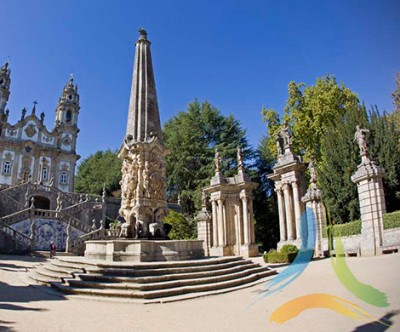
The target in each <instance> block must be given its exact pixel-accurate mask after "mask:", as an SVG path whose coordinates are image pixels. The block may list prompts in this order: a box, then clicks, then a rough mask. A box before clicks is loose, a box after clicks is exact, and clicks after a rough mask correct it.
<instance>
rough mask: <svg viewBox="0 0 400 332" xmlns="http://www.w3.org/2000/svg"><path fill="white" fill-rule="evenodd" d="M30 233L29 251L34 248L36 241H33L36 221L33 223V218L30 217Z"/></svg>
mask: <svg viewBox="0 0 400 332" xmlns="http://www.w3.org/2000/svg"><path fill="white" fill-rule="evenodd" d="M30 220H31V235H30V239H31V251H34V250H35V245H36V241H35V236H36V223H35V218H34V217H31V218H30Z"/></svg>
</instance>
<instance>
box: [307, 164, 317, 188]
mask: <svg viewBox="0 0 400 332" xmlns="http://www.w3.org/2000/svg"><path fill="white" fill-rule="evenodd" d="M308 170H309V171H310V183H316V182H317V173H316V171H315V164H314V158H311V160H310V163H309V164H308Z"/></svg>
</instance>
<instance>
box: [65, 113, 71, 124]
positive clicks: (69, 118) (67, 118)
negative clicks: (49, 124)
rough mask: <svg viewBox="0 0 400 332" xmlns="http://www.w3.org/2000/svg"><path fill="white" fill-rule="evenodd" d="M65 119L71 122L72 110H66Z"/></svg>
mask: <svg viewBox="0 0 400 332" xmlns="http://www.w3.org/2000/svg"><path fill="white" fill-rule="evenodd" d="M65 120H66V121H67V122H71V120H72V112H71V111H70V110H68V111H67V114H66V116H65Z"/></svg>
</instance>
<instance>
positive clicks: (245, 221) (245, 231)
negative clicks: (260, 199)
mask: <svg viewBox="0 0 400 332" xmlns="http://www.w3.org/2000/svg"><path fill="white" fill-rule="evenodd" d="M241 199H242V211H243V240H244V241H243V242H244V244H249V243H250V236H249V235H250V227H249V212H248V206H247V197H246V196H242V197H241Z"/></svg>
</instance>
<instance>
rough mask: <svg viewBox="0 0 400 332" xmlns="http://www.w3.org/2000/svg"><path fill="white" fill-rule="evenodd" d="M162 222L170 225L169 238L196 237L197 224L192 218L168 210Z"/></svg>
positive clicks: (186, 238)
mask: <svg viewBox="0 0 400 332" xmlns="http://www.w3.org/2000/svg"><path fill="white" fill-rule="evenodd" d="M164 223H165V224H169V225H171V227H172V228H171V231H170V232H169V234H168V236H169V238H170V239H171V240H190V239H195V238H196V237H197V225H196V222H195V221H194V219H192V218H186V217H185V216H184V215H183V214H181V213H178V212H175V211H172V210H170V211H169V213H168V215H167V216H166V217H165V218H164Z"/></svg>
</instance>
